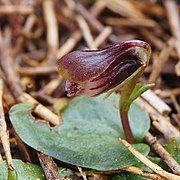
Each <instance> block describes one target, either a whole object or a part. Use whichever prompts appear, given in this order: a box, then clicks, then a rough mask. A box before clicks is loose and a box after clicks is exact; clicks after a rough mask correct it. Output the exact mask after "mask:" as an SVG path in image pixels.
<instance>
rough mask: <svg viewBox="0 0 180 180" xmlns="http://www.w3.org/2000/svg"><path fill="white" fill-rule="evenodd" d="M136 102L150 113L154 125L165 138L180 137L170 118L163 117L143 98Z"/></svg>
mask: <svg viewBox="0 0 180 180" xmlns="http://www.w3.org/2000/svg"><path fill="white" fill-rule="evenodd" d="M135 102H136V103H137V104H138V105H139V106H140V107H141V108H142V109H144V110H145V111H146V112H148V113H149V115H150V117H151V118H152V120H153V121H152V124H153V125H154V126H155V127H156V129H158V130H159V131H160V132H161V133H162V134H163V135H164V136H165V138H166V139H170V138H172V137H180V132H179V131H178V130H177V129H176V128H175V127H174V126H173V125H172V124H171V123H170V121H169V117H164V116H162V115H161V114H160V113H158V112H157V111H156V110H155V109H154V108H153V107H152V106H151V105H150V104H148V103H147V102H146V101H145V100H143V99H142V98H138V99H136V100H135Z"/></svg>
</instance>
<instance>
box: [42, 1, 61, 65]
mask: <svg viewBox="0 0 180 180" xmlns="http://www.w3.org/2000/svg"><path fill="white" fill-rule="evenodd" d="M43 11H44V18H45V22H46V26H47V45H48V54H47V58H48V60H49V64H51V65H54V64H56V54H57V49H58V47H59V32H58V24H57V19H56V14H55V5H54V1H53V0H44V1H43Z"/></svg>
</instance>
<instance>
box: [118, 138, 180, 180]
mask: <svg viewBox="0 0 180 180" xmlns="http://www.w3.org/2000/svg"><path fill="white" fill-rule="evenodd" d="M119 140H120V142H121V143H122V144H123V145H124V146H126V148H127V149H128V150H129V151H130V152H131V153H132V154H133V155H134V156H135V157H136V158H137V159H138V160H140V161H141V162H142V163H143V164H145V165H146V166H147V167H149V168H150V169H151V170H153V171H154V172H155V173H157V174H158V175H160V176H162V177H164V178H165V179H169V180H180V176H177V175H174V174H172V173H169V172H167V171H165V170H163V169H162V168H161V167H159V166H158V165H157V164H155V163H153V162H151V161H150V160H149V159H147V158H146V157H145V156H143V155H142V154H141V153H139V152H138V151H137V150H136V149H135V148H134V147H133V146H132V145H131V144H129V143H128V142H127V141H125V140H123V139H121V138H119Z"/></svg>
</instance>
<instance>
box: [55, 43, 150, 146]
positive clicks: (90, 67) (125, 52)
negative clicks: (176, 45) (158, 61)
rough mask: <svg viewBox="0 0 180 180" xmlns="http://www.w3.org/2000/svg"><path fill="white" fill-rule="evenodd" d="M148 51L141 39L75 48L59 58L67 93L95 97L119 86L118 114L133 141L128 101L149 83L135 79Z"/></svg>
mask: <svg viewBox="0 0 180 180" xmlns="http://www.w3.org/2000/svg"><path fill="white" fill-rule="evenodd" d="M150 54H151V48H150V46H149V44H147V43H146V42H144V41H139V40H132V41H125V42H123V43H118V44H115V45H112V46H109V47H107V48H105V49H102V50H77V51H74V52H71V53H69V54H67V55H65V56H64V57H62V58H61V59H59V60H58V71H59V73H60V75H61V76H62V77H63V78H64V79H65V80H67V81H66V86H65V89H66V91H67V92H68V96H74V95H77V94H81V95H85V96H88V97H95V96H97V95H100V94H102V93H104V92H107V91H109V92H110V93H111V92H113V91H115V90H116V89H118V88H120V87H121V100H120V104H119V105H120V116H121V120H122V125H123V129H124V132H125V136H126V139H127V140H128V141H129V142H131V143H134V142H135V140H134V137H133V134H132V132H131V129H130V125H129V121H128V114H127V113H128V110H129V107H130V104H131V103H132V101H133V100H134V99H136V98H137V97H138V96H140V94H142V93H143V92H144V91H146V90H147V89H148V88H149V86H148V85H144V84H142V83H137V80H138V79H139V77H140V76H141V74H142V73H143V71H144V69H145V67H146V66H147V64H148V61H149V58H150Z"/></svg>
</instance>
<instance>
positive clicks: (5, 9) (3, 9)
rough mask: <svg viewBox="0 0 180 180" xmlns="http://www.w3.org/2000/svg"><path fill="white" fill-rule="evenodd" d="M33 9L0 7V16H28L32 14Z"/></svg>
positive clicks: (21, 6)
mask: <svg viewBox="0 0 180 180" xmlns="http://www.w3.org/2000/svg"><path fill="white" fill-rule="evenodd" d="M33 11H34V8H33V7H31V6H24V5H1V6H0V14H1V15H9V14H15V13H19V14H22V15H28V14H31V13H33Z"/></svg>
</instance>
